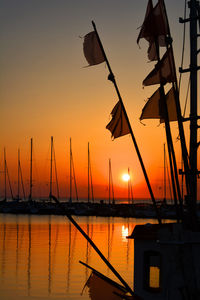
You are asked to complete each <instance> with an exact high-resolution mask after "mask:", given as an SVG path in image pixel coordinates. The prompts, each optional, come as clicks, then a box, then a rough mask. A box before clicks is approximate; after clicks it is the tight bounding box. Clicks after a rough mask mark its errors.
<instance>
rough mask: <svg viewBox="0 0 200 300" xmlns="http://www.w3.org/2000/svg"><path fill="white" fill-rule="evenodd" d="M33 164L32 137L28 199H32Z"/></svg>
mask: <svg viewBox="0 0 200 300" xmlns="http://www.w3.org/2000/svg"><path fill="white" fill-rule="evenodd" d="M32 165H33V138H31V159H30V193H29V201H32V187H33V182H32V180H33V178H32V171H33V170H32V167H33V166H32Z"/></svg>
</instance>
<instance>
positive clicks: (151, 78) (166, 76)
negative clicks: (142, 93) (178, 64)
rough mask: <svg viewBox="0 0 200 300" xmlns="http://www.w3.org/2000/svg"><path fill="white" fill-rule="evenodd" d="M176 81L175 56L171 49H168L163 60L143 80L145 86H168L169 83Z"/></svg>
mask: <svg viewBox="0 0 200 300" xmlns="http://www.w3.org/2000/svg"><path fill="white" fill-rule="evenodd" d="M175 80H176V73H175V69H174V60H173V54H172V50H171V48H168V49H167V51H166V52H165V54H164V55H163V57H162V59H161V60H160V61H159V62H158V63H157V64H156V65H155V67H154V69H153V70H152V71H151V72H150V73H149V75H147V77H146V78H145V79H144V80H143V85H145V86H147V85H153V84H159V83H161V84H166V83H167V82H174V81H175Z"/></svg>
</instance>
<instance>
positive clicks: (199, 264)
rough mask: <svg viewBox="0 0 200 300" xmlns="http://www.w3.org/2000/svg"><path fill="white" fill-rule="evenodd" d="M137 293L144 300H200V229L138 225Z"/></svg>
mask: <svg viewBox="0 0 200 300" xmlns="http://www.w3.org/2000/svg"><path fill="white" fill-rule="evenodd" d="M128 238H133V239H134V292H135V293H136V294H137V295H138V296H140V297H141V298H142V299H144V300H145V299H148V300H151V299H152V300H158V299H162V300H163V299H171V300H172V299H176V300H179V299H200V259H199V254H200V232H192V231H189V230H186V229H184V228H183V225H182V224H178V223H168V224H162V225H159V224H145V225H137V226H136V227H135V229H134V230H133V233H132V235H131V236H129V237H128Z"/></svg>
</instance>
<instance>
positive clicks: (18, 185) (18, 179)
mask: <svg viewBox="0 0 200 300" xmlns="http://www.w3.org/2000/svg"><path fill="white" fill-rule="evenodd" d="M19 195H20V149H18V178H17V199H18V200H19Z"/></svg>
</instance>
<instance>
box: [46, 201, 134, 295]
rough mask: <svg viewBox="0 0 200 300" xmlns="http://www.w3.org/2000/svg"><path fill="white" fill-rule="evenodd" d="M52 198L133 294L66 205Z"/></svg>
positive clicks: (131, 291)
mask: <svg viewBox="0 0 200 300" xmlns="http://www.w3.org/2000/svg"><path fill="white" fill-rule="evenodd" d="M51 196H52V199H53V200H54V201H55V202H56V203H57V204H58V205H59V207H60V208H61V210H62V211H64V212H65V216H66V217H67V218H68V219H69V220H70V222H71V223H72V224H73V225H74V226H75V227H76V228H77V229H78V230H79V232H80V233H81V234H82V235H83V236H84V237H85V238H86V240H87V241H88V242H89V243H90V245H91V246H92V247H93V249H94V250H95V251H96V252H97V254H98V255H99V256H100V257H101V259H102V260H103V261H104V263H105V264H106V265H107V266H108V267H109V269H110V270H111V271H112V272H113V274H114V275H115V276H116V277H117V278H118V279H119V280H120V282H121V283H122V284H123V286H124V287H125V288H126V289H127V291H128V292H129V293H130V294H131V295H132V296H134V292H133V290H132V289H131V288H130V286H129V285H128V284H127V283H126V281H125V280H124V279H123V278H122V277H121V275H120V274H119V273H118V272H117V270H115V268H114V267H113V266H112V265H111V263H110V262H109V261H108V260H107V259H106V257H105V256H104V255H103V253H102V252H101V251H100V250H99V248H98V247H97V246H96V245H95V243H94V242H93V241H92V240H91V238H90V237H89V236H88V235H87V233H86V232H85V231H84V230H83V229H82V228H81V227H80V226H79V225H78V223H77V222H76V221H75V220H74V218H73V217H72V216H71V215H70V214H69V212H68V211H67V209H66V207H65V206H64V204H63V203H61V202H60V201H59V200H58V199H57V198H56V197H55V196H54V195H51Z"/></svg>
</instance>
